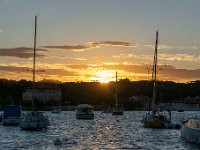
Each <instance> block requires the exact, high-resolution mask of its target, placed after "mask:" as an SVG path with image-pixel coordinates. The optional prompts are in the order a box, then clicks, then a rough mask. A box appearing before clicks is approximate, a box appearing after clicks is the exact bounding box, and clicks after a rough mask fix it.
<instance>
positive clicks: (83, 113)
mask: <svg viewBox="0 0 200 150" xmlns="http://www.w3.org/2000/svg"><path fill="white" fill-rule="evenodd" d="M76 119H94V113H93V107H92V105H89V104H80V105H78V106H77V110H76Z"/></svg>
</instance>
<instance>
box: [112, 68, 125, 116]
mask: <svg viewBox="0 0 200 150" xmlns="http://www.w3.org/2000/svg"><path fill="white" fill-rule="evenodd" d="M115 94H116V95H115V108H114V109H113V112H112V115H123V110H122V109H121V108H120V107H119V104H118V89H117V71H116V82H115Z"/></svg>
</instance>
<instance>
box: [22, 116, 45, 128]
mask: <svg viewBox="0 0 200 150" xmlns="http://www.w3.org/2000/svg"><path fill="white" fill-rule="evenodd" d="M48 125H49V121H48V119H47V118H46V117H44V115H43V114H42V113H41V112H29V113H27V114H26V115H24V116H22V117H21V120H20V123H19V126H20V127H21V129H24V130H42V129H43V128H45V129H46V128H47V126H48Z"/></svg>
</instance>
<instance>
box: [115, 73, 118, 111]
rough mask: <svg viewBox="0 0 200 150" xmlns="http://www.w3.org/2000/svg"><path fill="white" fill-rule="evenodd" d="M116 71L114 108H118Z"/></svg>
mask: <svg viewBox="0 0 200 150" xmlns="http://www.w3.org/2000/svg"><path fill="white" fill-rule="evenodd" d="M117 91H118V89H117V71H116V83H115V94H116V95H115V100H116V107H118V93H117Z"/></svg>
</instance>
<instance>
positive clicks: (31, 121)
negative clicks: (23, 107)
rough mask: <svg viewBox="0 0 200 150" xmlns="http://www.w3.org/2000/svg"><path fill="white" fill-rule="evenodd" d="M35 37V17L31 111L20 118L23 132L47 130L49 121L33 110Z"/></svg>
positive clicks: (34, 96) (41, 113)
mask: <svg viewBox="0 0 200 150" xmlns="http://www.w3.org/2000/svg"><path fill="white" fill-rule="evenodd" d="M36 35H37V16H35V34H34V53H33V54H34V56H33V85H32V111H31V112H27V113H26V114H24V115H23V116H22V117H21V120H20V123H19V125H20V127H21V129H24V130H42V129H43V128H45V129H46V128H47V126H48V125H49V120H48V118H47V117H45V116H44V114H43V112H38V111H36V110H34V100H35V98H36V95H35V61H36V37H37V36H36Z"/></svg>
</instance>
